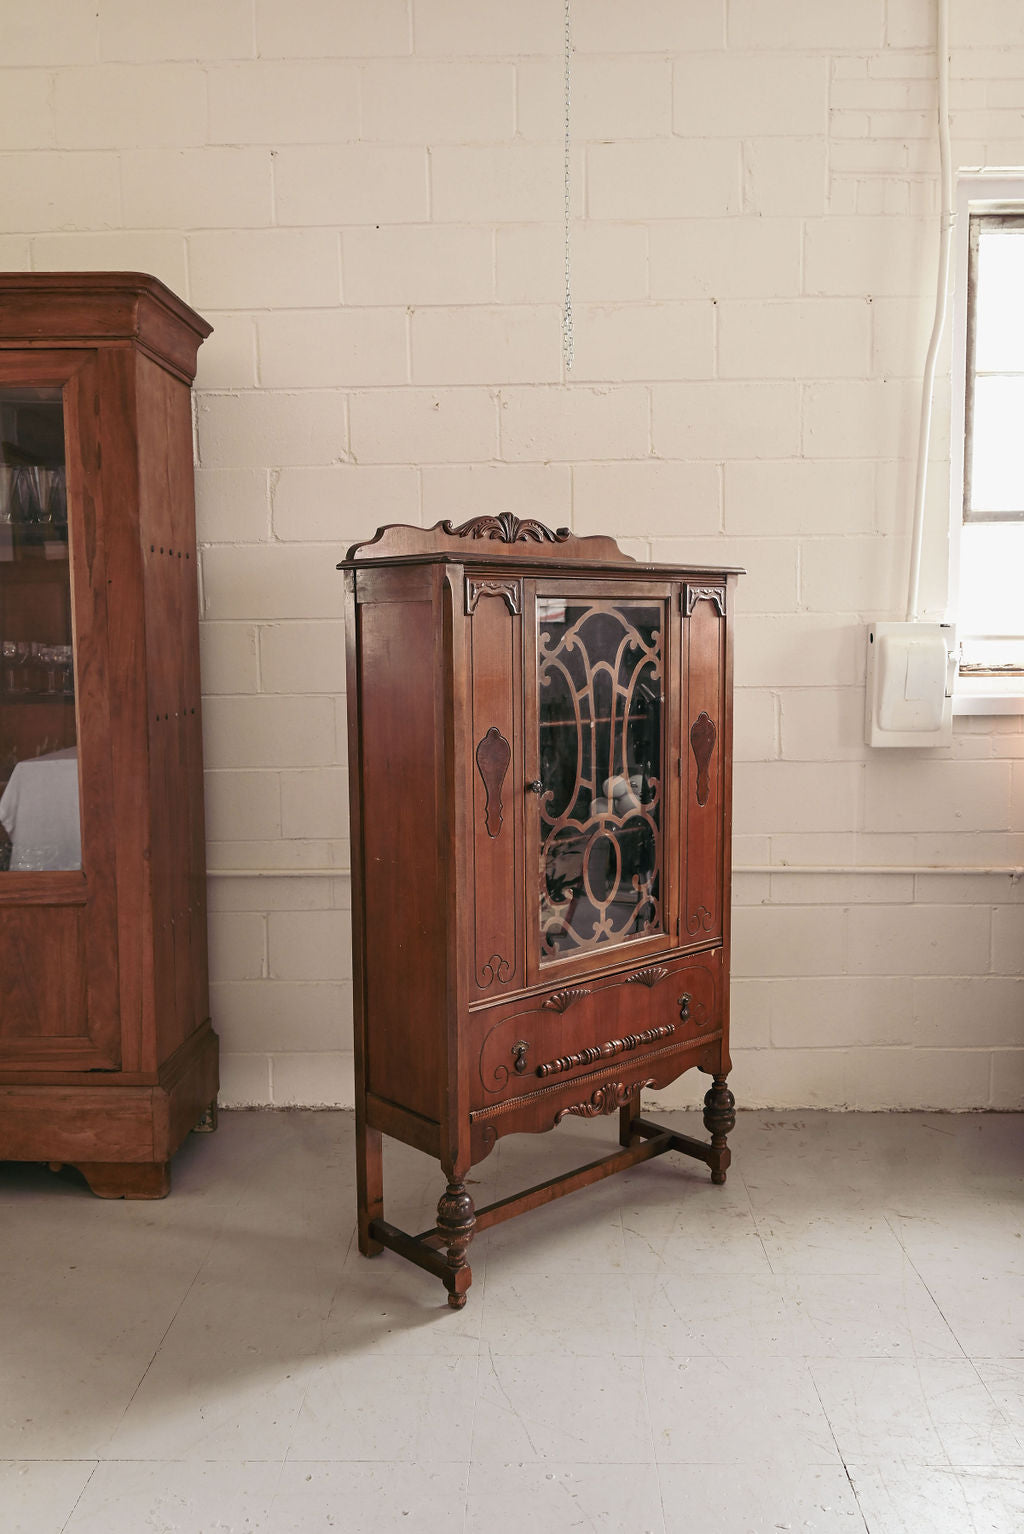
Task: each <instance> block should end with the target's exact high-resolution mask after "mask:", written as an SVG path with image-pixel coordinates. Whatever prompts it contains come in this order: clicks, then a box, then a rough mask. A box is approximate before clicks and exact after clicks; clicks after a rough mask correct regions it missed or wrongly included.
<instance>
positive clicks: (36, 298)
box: [0, 272, 213, 383]
mask: <svg viewBox="0 0 1024 1534" xmlns="http://www.w3.org/2000/svg"><path fill="white" fill-rule="evenodd" d="M212 329H213V326H212V325H210V324H208V323H207V321H206V320H204V319H203V318H202V316H201V315H199V314H196V312H195V310H194V309H190V308H189V306H188V304H186V303H185V302H184V301H183V300H182V299H180V298H179V297H178V296H177V294H176V293H172V291H171V289H170V288H168V287H166V286H165V284H164V283H162V282H161V281H160V280H159V279H158V278H156V277H150V276H148V275H147V274H146V273H144V272H0V348H10V347H26V346H48V347H52V346H61V345H63V346H76V345H81V344H83V343H86V344H89V345H102V344H104V343H105V344H108V345H109V344H110V343H111V342H119V341H120V342H124V341H129V342H132V343H134V344H135V345H137V346H139V347H140V348H141V349H142V350H143V351H145V352H146V353H148V354H149V355H150V356H151V357H152V358H153V359H154V360H155V361H156V362H159V363H160V364H161V365H162V366H163V367H166V368H168V369H169V370H170V371H171V372H172V373H176V374H177V375H178V377H179V378H182V379H184V381H185V382H186V383H191V382H192V379H193V378H194V377H195V371H196V354H197V352H198V350H199V347H200V345H201V343H202V342H203V341H204V340H205V338H206V337H207V336H208V335H209V334H210V332H211V331H212Z"/></svg>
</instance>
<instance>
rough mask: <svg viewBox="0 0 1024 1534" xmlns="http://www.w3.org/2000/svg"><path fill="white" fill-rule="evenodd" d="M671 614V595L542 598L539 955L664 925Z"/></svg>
mask: <svg viewBox="0 0 1024 1534" xmlns="http://www.w3.org/2000/svg"><path fill="white" fill-rule="evenodd" d="M549 589H550V588H549ZM601 589H602V591H605V590H607V588H601ZM634 589H635V588H634ZM667 614H668V603H667V599H666V598H664V597H661V596H656V597H655V596H637V595H630V596H623V597H622V598H616V597H614V596H607V595H604V594H602V595H601V596H595V597H589V596H587V595H583V594H574V593H569V592H567V593H566V594H565V595H540V594H538V596H537V602H536V635H535V638H536V689H537V692H536V696H537V733H538V740H537V777H536V779H535V780H534V782H533V783H532V785H531V787H532V788H533V791H534V793H535V794H536V796H537V806H538V810H539V817H538V820H537V822H535V824H536V825H537V831H536V835H537V836H538V837H539V846H537V847H536V848H535V853H534V855H535V856H536V857H537V858H538V862H537V863H534V864H533V866H534V867H536V868H538V879H539V907H538V909H539V928H540V930H539V932H537V933H536V935H535V939H534V941H535V943H536V945H537V948H536V953H537V957H538V959H539V962H540V964H541V965H546V964H551V963H553V962H556V961H559V960H568V959H572V958H580V957H586V956H587V955H593V954H597V953H599V952H601V951H610V950H612V949H614V948H615V947H616V946H617V945H620V944H623V943H629V942H634V941H636V940H638V939H641V938H650V937H656V936H658V935H659V934H663V933H664V932H665V931H666V916H665V868H664V863H665V859H664V830H665V770H664V764H665V737H666V724H665V694H664V678H665V670H666V668H665V644H666V633H667ZM531 861H532V859H531Z"/></svg>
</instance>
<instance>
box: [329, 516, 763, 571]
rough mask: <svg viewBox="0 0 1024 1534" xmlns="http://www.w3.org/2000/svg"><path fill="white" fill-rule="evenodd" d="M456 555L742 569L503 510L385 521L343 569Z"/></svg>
mask: <svg viewBox="0 0 1024 1534" xmlns="http://www.w3.org/2000/svg"><path fill="white" fill-rule="evenodd" d="M444 560H453V561H456V562H458V563H459V564H493V563H494V562H495V561H500V562H505V561H508V562H509V563H513V562H514V563H517V564H526V565H530V566H538V567H542V566H551V565H565V564H574V565H577V564H578V565H583V566H589V567H603V568H605V569H608V568H609V567H612V566H614V567H617V568H619V569H626V570H627V571H628V570H630V569H635V570H636V571H637V573H638V574H639V573H640V572H642V571H648V570H651V569H652V568H653V569H658V570H665V571H667V570H669V569H672V570H675V569H684V568H685V569H686V570H697V569H711V568H713V569H714V571H715V573H716V574H720V575H742V574H743V571H742V570H741V569H739V567H738V566H736V565H715V566H714V567H711V566H697V565H692V564H687V565H685V566H684V565H679V566H676V565H672V566H668V565H656V566H651V565H642V564H639V563H638V562H637V561H636V560H635V559H634V558H633V556H632V555H631V554H625V553H623V551H622V550H621V549H620V548H619V546H618V544H617V543H616V542H615V539H614V538H609V537H606V536H605V535H604V534H590V535H579V534H576V533H573V532H572V530H571V529H570V528H568V527H557V528H554V529H552V528H550V527H545V525H544V523H543V522H538V521H537V520H536V519H535V518H533V517H516V516H513V514H512V513H511V512H508V511H503V512H500V513H499V514H498V515H497V516H482V517H473V518H472V519H471V520H470V521H468V522H463V523H461V524H460V525H459V526H458V527H456V526H454V525H453V524H452V523H451V522H435V524H434V526H433V527H410V526H407V525H404V524H401V523H391V524H389V525H388V526H387V527H380V528H378V529H377V531H376V533H375V534H374V535H373V537H372V538H370V539H367V540H366V542H364V543H354V544H353V545H352V547H351V548H350V549H349V550H348V553H347V554H346V556H345V558H344V559H343V560H342V561H341V563H340V564H339V565H338V569H339V570H353V569H358V568H360V567H361V566H364V565H383V564H395V563H403V564H409V563H423V562H424V561H427V562H437V561H444Z"/></svg>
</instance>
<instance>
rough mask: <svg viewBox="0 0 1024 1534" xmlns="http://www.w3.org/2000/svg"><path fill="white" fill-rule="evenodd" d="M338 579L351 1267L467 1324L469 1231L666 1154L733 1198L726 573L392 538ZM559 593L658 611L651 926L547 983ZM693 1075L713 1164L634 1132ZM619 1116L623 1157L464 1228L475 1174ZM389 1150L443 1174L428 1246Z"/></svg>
mask: <svg viewBox="0 0 1024 1534" xmlns="http://www.w3.org/2000/svg"><path fill="white" fill-rule="evenodd" d="M342 568H343V569H344V570H345V572H346V581H347V584H348V642H349V654H348V667H349V671H348V704H349V726H350V741H351V749H350V762H351V763H352V770H351V775H350V782H351V810H352V837H353V900H354V907H355V909H354V921H353V943H354V949H355V969H354V973H355V992H356V1045H355V1052H356V1139H357V1157H356V1160H357V1184H358V1202H359V1225H360V1249H361V1250H362V1251H363V1252H365V1253H366V1254H367V1255H374V1254H375V1253H377V1252H378V1251H380V1249H381V1248H382V1247H388V1248H390V1249H391V1250H393V1251H394V1252H396V1253H398V1254H399V1255H401V1256H404V1257H406V1258H407V1259H408V1260H410V1261H412V1262H414V1263H416V1264H417V1265H418V1266H420V1267H422V1268H424V1269H425V1270H426V1271H427V1272H429V1273H432V1274H434V1275H435V1276H436V1277H439V1278H441V1280H442V1282H443V1283H444V1284H445V1287H446V1288H447V1290H448V1293H449V1303H450V1304H452V1305H456V1306H457V1305H460V1304H461V1303H463V1302H464V1300H465V1296H466V1292H467V1289H468V1287H469V1283H470V1279H471V1272H470V1267H469V1261H468V1258H469V1255H470V1254H471V1241H472V1235H473V1231H474V1229H478V1230H479V1229H484V1228H486V1225H487V1224H490V1223H495V1222H496V1221H497V1220H498V1219H505V1218H508V1217H509V1216H510V1215H512V1214H515V1213H520V1212H524V1211H525V1210H527V1209H529V1208H535V1207H538V1206H539V1205H540V1204H542V1203H545V1202H548V1201H550V1199H552V1198H554V1197H558V1196H561V1194H563V1193H566V1192H570V1191H573V1190H574V1189H576V1188H580V1187H583V1186H586V1185H587V1184H588V1183H590V1182H593V1181H596V1180H599V1179H600V1178H601V1177H604V1176H607V1175H610V1173H612V1172H614V1171H617V1170H622V1169H624V1168H625V1167H626V1166H629V1165H634V1164H636V1162H638V1161H640V1160H644V1159H647V1158H649V1157H650V1156H652V1155H657V1154H661V1153H662V1152H663V1151H666V1150H668V1149H673V1150H676V1151H678V1152H680V1153H682V1154H685V1155H687V1156H692V1157H696V1158H697V1159H699V1160H701V1161H704V1162H705V1163H706V1164H707V1165H708V1166H709V1167H710V1168H711V1170H712V1173H713V1175H714V1177H715V1180H716V1181H717V1180H722V1179H724V1175H725V1168H726V1167H727V1165H728V1157H729V1153H728V1149H727V1147H726V1145H725V1136H726V1134H727V1132H728V1128H729V1127H730V1126H729V1124H728V1123H727V1118H728V1113H729V1112H731V1104H730V1101H729V1100H728V1098H727V1095H725V1094H727V1088H726V1087H725V1084H724V1078H725V1074H726V1072H727V1071H728V1068H729V1067H728V1059H729V1056H728V936H729V931H728V916H727V911H726V909H725V907H726V903H727V898H728V847H729V796H730V792H731V777H730V767H729V758H730V753H731V739H732V716H731V701H730V696H729V694H730V688H731V647H730V639H729V616H728V614H729V611H730V607H731V604H730V602H729V599H728V598H729V593H730V591H731V587H732V582H733V578H734V577H733V573H731V572H729V571H726V570H724V569H721V568H719V569H713V570H706V569H700V568H698V567H692V566H687V567H661V566H657V567H655V566H641V565H637V564H635V563H633V562H631V561H628V560H625V559H623V558H622V557H621V556H620V555H619V554H618V551H617V550H616V549H615V546H614V544H613V543H612V541H611V540H609V539H574V538H573V537H572V536H571V535H569V534H565V535H564V536H563V535H562V534H561V533H555V534H550V535H549V533H548V532H547V531H545V530H543V529H540V528H539V526H537V525H530V519H525V520H520V519H517V518H515V517H512V516H507V517H498V518H494V517H481V518H474V519H471V521H470V522H469V523H467V524H460V525H459V526H455V525H453V524H451V523H439V524H438V525H437V527H435V528H432V529H421V528H386V529H382V530H381V531H380V532H379V533H378V534H377V536H376V537H375V538H374V539H373V540H371V541H370V542H368V543H364V544H361V545H356V546H355V547H354V548H353V549H352V550H351V551H350V556H349V559H348V560H346V561H345V562H344V563H343V566H342ZM559 593H561V594H562V595H564V596H567V597H570V598H582V599H584V600H586V601H589V602H603V603H607V604H610V605H611V606H614V605H615V604H616V603H626V602H638V601H639V602H643V601H648V602H651V601H655V600H657V601H658V602H660V603H661V604H662V610H663V625H664V635H663V637H664V673H665V678H664V721H663V742H664V751H663V761H662V762H661V764H660V765H659V776H660V778H661V793H662V798H661V804H662V813H663V822H662V831H663V838H664V848H663V858H662V864H661V868H662V879H663V891H662V918H661V921H660V924H659V926H658V928H657V930H656V931H654V932H652V933H650V934H648V935H645V936H641V937H636V938H634V939H633V940H631V941H628V942H626V943H623V944H622V945H615V944H609V945H607V946H605V947H603V948H599V947H595V948H592V949H590V950H588V951H584V952H582V953H577V954H573V955H571V956H570V957H569V958H568V959H566V960H559V961H557V962H552V963H545V964H541V963H540V962H539V961H538V952H537V950H538V948H539V944H538V942H537V929H538V896H537V881H538V876H539V869H538V852H539V848H540V840H539V836H538V822H539V812H538V799H537V795H536V794H531V793H530V792H529V791H528V790H529V789H530V787H531V784H532V782H533V780H534V779H535V778H536V776H537V756H538V726H537V718H538V702H537V683H536V666H537V655H536V651H537V644H536V602H537V599H538V597H539V596H542V595H546V596H552V595H555V596H557V595H558V594H559ZM698 593H699V594H698ZM691 596H692V597H693V600H692V601H691V600H690V599H689V598H690V597H691ZM702 714H703V715H706V720H707V722H706V723H704V724H702V725H701V727H700V728H699V730H698V732H697V737H698V750H697V754H696V756H695V755H694V752H693V749H692V747H691V742H690V731H691V728H692V726H693V724H694V723H695V722H696V721H697V720H698V719H700V717H701V715H702ZM709 726H710V728H709ZM701 738H703V744H701ZM698 780H699V791H698ZM695 913H696V915H697V923H696V927H693V926H692V925H691V922H690V918H691V917H692V916H693V915H694V914H695ZM690 1069H697V1070H700V1071H703V1072H707V1073H709V1074H711V1075H713V1076H714V1077H715V1079H716V1084H715V1086H714V1088H713V1089H712V1092H713V1097H712V1099H711V1100H709V1102H708V1104H707V1105H706V1110H705V1111H706V1114H707V1115H708V1120H707V1121H708V1125H709V1133H711V1135H712V1143H710V1144H709V1143H706V1142H703V1141H697V1140H693V1139H690V1138H689V1137H687V1136H680V1135H674V1134H671V1133H670V1132H668V1131H660V1130H658V1129H657V1128H656V1127H653V1126H649V1125H647V1124H646V1122H645V1121H644V1120H642V1119H641V1117H640V1113H639V1098H640V1093H641V1091H642V1089H643V1087H644V1086H645V1085H648V1084H653V1085H654V1086H656V1087H661V1086H664V1085H666V1084H667V1083H668V1082H670V1081H672V1080H673V1079H674V1078H675V1077H677V1076H678V1075H680V1074H681V1073H682V1072H684V1071H687V1070H690ZM605 1114H607V1115H608V1116H609V1117H614V1116H615V1115H616V1114H617V1115H618V1130H619V1135H620V1138H621V1141H622V1144H623V1145H624V1146H625V1147H627V1149H625V1150H624V1151H623V1152H621V1153H618V1154H616V1155H615V1156H613V1157H612V1158H610V1159H608V1158H604V1159H602V1161H600V1162H595V1163H593V1164H592V1165H591V1166H589V1167H587V1168H583V1169H581V1170H580V1171H579V1172H577V1173H575V1174H570V1175H569V1176H567V1177H560V1178H555V1179H552V1180H551V1181H550V1182H548V1183H545V1184H541V1185H540V1186H539V1187H538V1188H535V1189H531V1190H528V1191H527V1192H526V1193H525V1194H522V1195H518V1196H516V1197H514V1198H512V1199H510V1200H503V1201H502V1202H501V1205H500V1207H499V1206H495V1208H494V1209H493V1210H491V1211H486V1210H485V1211H481V1212H479V1214H477V1215H474V1211H473V1207H472V1200H471V1198H470V1196H469V1192H468V1190H467V1186H466V1173H467V1171H468V1170H469V1167H470V1166H471V1165H472V1164H473V1163H474V1162H476V1161H479V1160H482V1159H483V1158H484V1157H485V1156H487V1155H488V1154H489V1152H490V1151H491V1149H492V1148H493V1147H494V1145H495V1144H496V1143H497V1140H498V1139H499V1138H500V1137H501V1136H502V1135H504V1134H508V1133H539V1132H544V1131H547V1130H550V1129H552V1128H553V1127H554V1126H555V1124H556V1123H557V1122H558V1121H559V1120H561V1119H564V1118H565V1117H567V1116H570V1117H571V1116H581V1117H593V1116H598V1117H600V1116H604V1115H605ZM382 1134H389V1135H392V1136H394V1137H396V1138H398V1139H401V1140H404V1141H405V1142H406V1143H408V1144H410V1145H413V1146H415V1147H417V1148H418V1149H420V1150H421V1151H424V1152H425V1153H427V1154H429V1155H434V1156H436V1157H437V1158H438V1160H439V1161H440V1163H441V1167H442V1169H443V1172H444V1174H445V1183H446V1186H445V1191H444V1193H443V1194H442V1196H441V1201H440V1204H439V1216H438V1223H437V1225H436V1226H435V1227H434V1228H433V1229H432V1230H430V1231H427V1232H424V1233H423V1235H422V1236H420V1237H415V1236H411V1235H408V1234H406V1233H405V1232H404V1231H400V1230H398V1229H397V1228H396V1227H395V1226H393V1225H391V1224H390V1223H389V1222H388V1221H387V1220H386V1219H385V1218H384V1214H383V1209H384V1196H383V1195H384V1190H383V1176H382V1161H381V1136H382ZM438 1247H443V1248H445V1249H446V1252H447V1255H444V1254H443V1253H442V1252H439V1251H438V1250H437V1248H438Z"/></svg>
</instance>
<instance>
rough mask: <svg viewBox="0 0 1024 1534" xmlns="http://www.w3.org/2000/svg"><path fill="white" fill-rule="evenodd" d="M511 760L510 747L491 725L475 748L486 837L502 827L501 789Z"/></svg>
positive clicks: (496, 833)
mask: <svg viewBox="0 0 1024 1534" xmlns="http://www.w3.org/2000/svg"><path fill="white" fill-rule="evenodd" d="M511 760H512V747H511V746H510V745H509V743H508V741H507V740H506V739H505V737H504V735H503V734H502V733H501V731H500V730H499V729H498V728H497V726H496V725H493V724H492V725H491V728H490V729H489V730H488V731H487V734H486V735H485V736H484V738H483V740H482V741H481V742H480V744H479V745H478V746H477V748H476V765H477V767H478V768H479V770H480V776H481V778H482V779H483V784H484V790H485V792H486V794H487V802H486V804H485V806H484V818H485V824H486V826H487V835H488V836H490V837H491V838H494V837H496V836H497V835H498V834H499V833H500V831H501V826H502V819H503V817H502V804H501V787H502V784H503V783H504V781H505V774H506V773H507V772H508V768H509V763H510V762H511Z"/></svg>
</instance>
